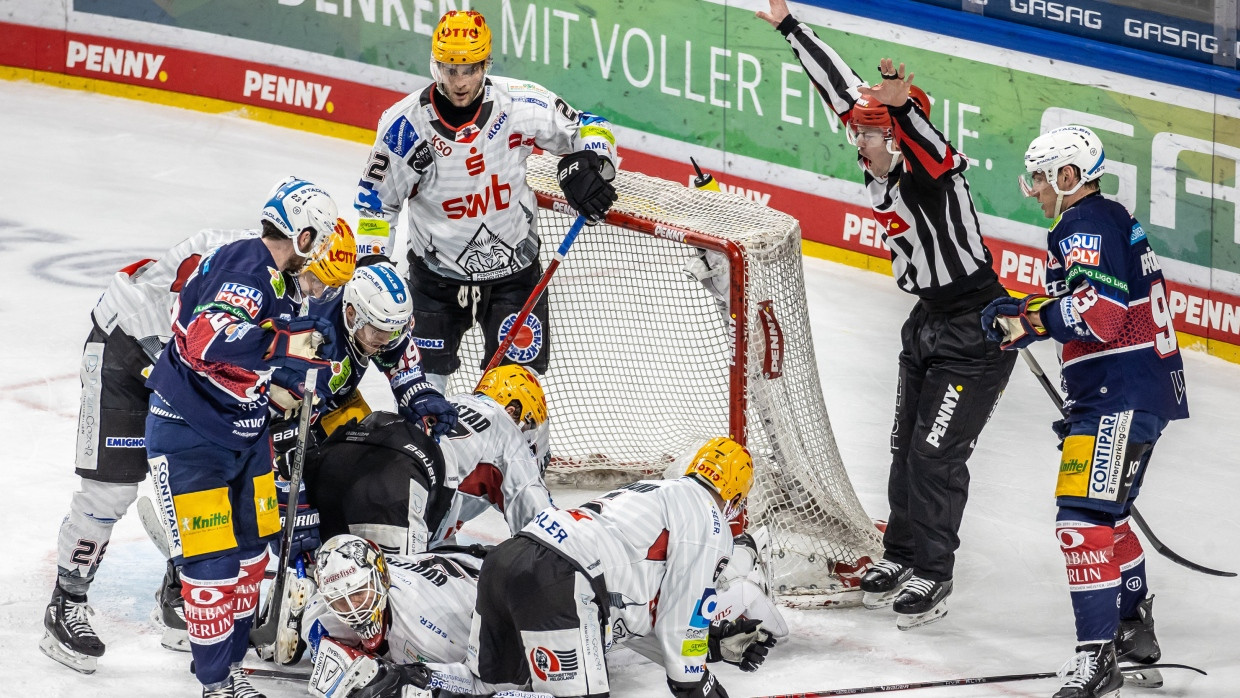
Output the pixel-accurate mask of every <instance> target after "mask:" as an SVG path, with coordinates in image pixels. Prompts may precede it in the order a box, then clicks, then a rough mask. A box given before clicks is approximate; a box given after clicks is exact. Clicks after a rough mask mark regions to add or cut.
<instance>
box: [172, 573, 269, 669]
mask: <svg viewBox="0 0 1240 698" xmlns="http://www.w3.org/2000/svg"><path fill="white" fill-rule="evenodd" d="M229 563H231V564H229ZM229 567H231V568H232V572H233V576H231V577H227V576H225V575H226V574H227V570H228V568H229ZM237 567H238V561H237V558H236V557H233V556H230V557H227V558H212V559H208V560H203V561H198V562H188V563H186V564H185V566H184V567H183V568H182V569H181V598H182V599H184V600H185V625H186V629H187V630H188V632H189V646H190V652H192V653H193V656H194V674H195V675H196V676H197V677H198V681H199V682H201V683H202V684H203V685H212V684H217V683H219V682H221V681H226V680H227V679H228V665H229V663H230V661H231V655H232V642H231V639H232V636H233V612H234V611H233V609H234V594H235V592H236V588H237V581H238V580H237V576H236V574H237ZM252 611H253V609H251V612H252Z"/></svg>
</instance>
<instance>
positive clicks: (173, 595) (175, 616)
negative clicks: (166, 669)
mask: <svg viewBox="0 0 1240 698" xmlns="http://www.w3.org/2000/svg"><path fill="white" fill-rule="evenodd" d="M151 620H153V621H155V622H156V623H157V624H158V625H159V626H160V627H161V628H163V631H164V634H163V636H162V637H160V639H159V644H161V645H163V646H164V647H165V648H166V649H170V650H173V651H175V652H188V651H189V632H188V630H187V629H186V627H185V600H184V599H182V598H181V574H180V573H179V572H178V571H177V567H176V565H174V564H172V561H171V560H169V561H168V568H167V570H165V571H164V581H163V583H162V584H160V585H159V591H156V592H155V610H154V611H152V612H151Z"/></svg>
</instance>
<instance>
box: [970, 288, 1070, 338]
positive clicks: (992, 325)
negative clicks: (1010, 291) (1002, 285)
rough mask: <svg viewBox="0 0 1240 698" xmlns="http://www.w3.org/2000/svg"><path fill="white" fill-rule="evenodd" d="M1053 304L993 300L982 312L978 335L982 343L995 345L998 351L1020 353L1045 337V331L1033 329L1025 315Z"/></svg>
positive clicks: (1040, 298)
mask: <svg viewBox="0 0 1240 698" xmlns="http://www.w3.org/2000/svg"><path fill="white" fill-rule="evenodd" d="M1054 300H1055V299H1054V298H1050V297H1048V296H1025V297H1024V298H1021V299H1016V298H1009V297H1003V298H996V299H994V300H993V301H991V302H990V305H988V306H986V307H985V308H984V309H983V310H982V331H984V332H985V333H986V339H989V340H990V341H992V342H999V348H1000V349H1024V348H1025V347H1027V346H1029V345H1030V344H1033V343H1034V342H1035V341H1037V340H1039V339H1042V338H1043V337H1046V336H1047V332H1046V328H1045V327H1042V326H1040V325H1039V326H1034V324H1033V322H1032V321H1030V319H1029V313H1031V312H1033V311H1035V310H1039V309H1040V308H1041V307H1042V306H1044V305H1046V304H1048V303H1052V302H1054Z"/></svg>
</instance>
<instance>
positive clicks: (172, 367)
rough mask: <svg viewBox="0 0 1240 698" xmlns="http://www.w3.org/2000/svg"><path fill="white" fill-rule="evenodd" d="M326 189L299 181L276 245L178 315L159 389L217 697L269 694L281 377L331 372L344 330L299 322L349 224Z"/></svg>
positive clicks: (151, 443) (234, 247)
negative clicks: (328, 253) (329, 352)
mask: <svg viewBox="0 0 1240 698" xmlns="http://www.w3.org/2000/svg"><path fill="white" fill-rule="evenodd" d="M336 220H337V208H336V204H335V203H334V202H333V201H332V199H331V197H330V196H328V195H327V193H326V192H325V191H323V190H322V189H320V188H319V187H316V186H314V185H313V184H311V183H309V182H306V181H304V180H300V179H296V178H293V177H289V178H287V179H285V180H284V181H282V182H280V183H279V184H278V185H277V186H276V188H275V189H274V190H273V191H272V192H271V194H270V195H269V197H268V200H267V202H266V205H265V206H264V208H263V210H262V230H263V232H262V235H261V237H259V238H257V239H249V240H241V241H238V242H234V243H230V244H228V245H224V246H223V247H220V248H218V249H216V250H215V251H214V252H212V253H211V254H209V255H207V256H206V257H204V258H203V259H202V261H201V262H200V263H199V264H198V268H197V269H196V271H195V272H194V274H193V275H192V276H191V277H190V278H189V280H188V281H186V283H185V285H184V287H183V288H182V290H181V294H180V296H179V297H178V299H177V302H176V304H175V305H174V308H173V327H172V330H173V331H172V335H173V336H172V340H171V341H170V342H169V343H168V346H167V348H166V349H165V350H164V352H163V354H162V355H161V356H160V358H159V360H158V361H157V362H156V364H155V367H154V369H153V370H152V372H151V375H150V379H149V380H148V382H147V385H148V387H149V388H151V389H152V391H153V393H152V395H151V398H150V412H149V413H148V415H147V420H146V449H147V458H148V461H149V465H150V469H151V474H152V483H153V485H154V489H155V494H156V500H157V507H158V508H159V510H160V512H161V514H162V517H163V523H164V526H165V527H166V529H167V531H166V532H167V533H168V541H169V548H170V551H171V553H172V555H173V557H174V561H179V562H182V563H183V567H182V573H183V577H182V582H183V585H182V594H181V595H182V598H183V600H184V603H185V606H184V608H185V620H186V624H187V626H188V630H189V638H190V649H191V651H192V653H193V655H194V666H195V669H194V671H195V674H196V675H197V678H198V680H199V681H200V682H201V683H202V684H203V696H204V697H206V696H211V697H212V698H231V697H233V696H238V695H244V696H255V695H258V694H257V692H256V691H254V689H253V687H252V686H250V685H249V684H248V682H246V681H245V679H244V676H243V675H242V674H241V673H240V663H241V659H242V657H244V656H245V652H246V649H247V647H248V644H249V643H248V639H249V638H248V635H249V629H250V626H251V624H252V623H253V618H254V611H255V607H256V606H257V600H258V590H259V585H260V583H261V582H262V579H263V571H264V569H265V567H266V564H267V543H268V541H269V540H271V539H272V538H273V537H274V535H275V534H276V533H277V532H279V530H280V520H279V514H278V513H277V507H276V488H275V482H274V479H273V477H272V467H271V466H272V457H271V444H270V439H269V437H268V388H269V385H268V383H269V380H270V376H271V373H272V371H273V370H275V369H276V368H279V367H283V368H287V369H291V370H293V371H302V372H304V371H305V369H306V368H307V367H308V366H310V365H315V366H323V365H324V364H323V363H322V362H321V361H320V360H319V359H318V358H317V356H316V350H317V344H318V342H320V341H321V342H322V343H324V344H326V345H328V346H330V344H331V343H332V342H333V341H334V340H335V337H334V336H333V335H334V333H333V330H332V326H331V323H329V322H326V321H324V320H323V319H321V318H314V317H311V318H308V319H295V318H296V316H297V310H298V307H297V306H298V305H299V303H300V298H299V297H298V294H297V292H296V285H295V284H294V283H293V281H292V278H291V277H290V276H289V274H290V273H295V272H297V271H298V270H300V269H301V268H302V267H304V266H305V265H306V263H307V262H308V261H309V260H311V259H313V258H316V257H317V256H318V255H319V254H320V253H321V252H322V250H323V248H324V247H325V246H326V245H327V244H328V241H329V239H330V237H331V234H332V231H333V230H334V228H335V226H336Z"/></svg>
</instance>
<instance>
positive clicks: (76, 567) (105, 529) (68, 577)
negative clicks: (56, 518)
mask: <svg viewBox="0 0 1240 698" xmlns="http://www.w3.org/2000/svg"><path fill="white" fill-rule="evenodd" d="M137 498H138V485H137V484H136V483H134V484H124V483H121V484H117V483H110V482H97V481H95V480H87V479H85V478H83V479H82V487H81V489H80V490H79V491H77V492H74V493H73V499H72V501H71V502H70V504H69V514H68V515H67V516H65V518H64V521H62V522H61V524H60V537H59V540H58V542H57V545H56V572H57V582H58V583H59V584H60V588H62V589H64V590H65V591H67V592H69V593H71V594H78V595H81V594H85V593H86V590H87V589H88V588H89V587H90V583H91V581H93V580H94V578H95V570H97V569H98V568H99V562H100V561H101V560H103V554H104V552H105V551H106V550H107V548H108V540H109V539H111V538H112V527H113V526H114V525H116V522H117V521H118V520H119V519H120V518H121V517H122V516H124V515H125V510H126V509H128V508H129V505H130V504H133V502H134V500H135V499H137Z"/></svg>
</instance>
